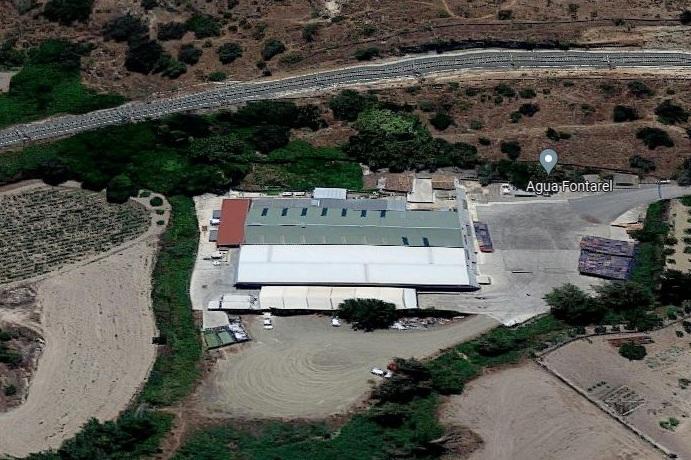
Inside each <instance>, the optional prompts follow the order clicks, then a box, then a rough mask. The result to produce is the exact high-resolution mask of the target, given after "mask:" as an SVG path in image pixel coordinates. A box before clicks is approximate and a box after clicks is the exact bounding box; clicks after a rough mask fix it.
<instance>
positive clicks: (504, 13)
mask: <svg viewBox="0 0 691 460" xmlns="http://www.w3.org/2000/svg"><path fill="white" fill-rule="evenodd" d="M512 18H513V11H511V10H499V11H498V12H497V19H499V20H500V21H510V20H511V19H512Z"/></svg>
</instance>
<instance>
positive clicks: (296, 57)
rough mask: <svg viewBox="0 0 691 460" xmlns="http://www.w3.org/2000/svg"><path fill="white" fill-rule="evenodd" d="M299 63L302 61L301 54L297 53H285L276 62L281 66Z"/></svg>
mask: <svg viewBox="0 0 691 460" xmlns="http://www.w3.org/2000/svg"><path fill="white" fill-rule="evenodd" d="M300 61H302V54H300V53H298V52H297V51H293V52H290V53H286V54H284V55H283V56H281V57H280V58H279V60H278V62H280V63H281V64H283V65H291V64H297V63H298V62H300Z"/></svg>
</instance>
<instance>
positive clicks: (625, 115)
mask: <svg viewBox="0 0 691 460" xmlns="http://www.w3.org/2000/svg"><path fill="white" fill-rule="evenodd" d="M638 118H639V117H638V112H637V111H636V109H634V108H633V107H627V106H625V105H615V106H614V110H613V111H612V119H613V120H614V121H615V122H616V123H622V122H626V121H635V120H638Z"/></svg>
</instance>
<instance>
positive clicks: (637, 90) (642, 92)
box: [627, 80, 655, 97]
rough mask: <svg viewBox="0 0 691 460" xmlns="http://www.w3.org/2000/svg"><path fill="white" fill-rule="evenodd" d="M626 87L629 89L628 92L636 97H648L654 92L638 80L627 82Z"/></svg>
mask: <svg viewBox="0 0 691 460" xmlns="http://www.w3.org/2000/svg"><path fill="white" fill-rule="evenodd" d="M627 86H628V88H629V92H630V93H631V94H633V95H634V96H636V97H648V96H653V95H654V94H655V91H653V90H652V89H651V88H650V87H648V85H646V84H645V83H643V82H642V81H639V80H634V81H632V82H629V84H628V85H627Z"/></svg>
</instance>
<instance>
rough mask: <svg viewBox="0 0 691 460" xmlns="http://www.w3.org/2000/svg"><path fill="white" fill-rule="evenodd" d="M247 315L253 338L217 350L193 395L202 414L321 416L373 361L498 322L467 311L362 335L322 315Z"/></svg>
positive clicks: (348, 402) (349, 394) (359, 385)
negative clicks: (428, 324)
mask: <svg viewBox="0 0 691 460" xmlns="http://www.w3.org/2000/svg"><path fill="white" fill-rule="evenodd" d="M260 319H261V318H260V317H247V318H245V320H246V321H247V324H248V326H249V333H250V335H251V336H252V338H253V341H252V342H249V343H247V344H245V345H240V346H236V347H230V348H227V349H226V350H227V351H221V352H219V353H220V358H219V360H218V361H217V363H216V365H215V367H214V368H213V370H212V371H211V373H210V375H209V376H208V378H206V379H205V380H204V382H203V383H202V384H201V386H200V388H199V389H198V391H197V393H196V394H195V398H194V399H197V400H198V407H199V410H200V412H201V413H208V415H210V416H213V415H219V416H224V415H225V416H227V415H232V416H235V417H258V418H274V417H280V418H321V417H326V416H328V415H331V414H334V413H343V412H346V411H347V410H348V409H350V408H351V407H352V406H353V404H354V403H356V402H358V401H359V400H361V399H362V398H363V397H364V396H365V395H366V393H367V391H368V389H370V388H371V385H372V383H373V382H376V381H378V380H377V379H378V377H374V376H372V375H371V374H370V372H369V370H370V369H371V368H372V367H386V365H387V364H388V362H389V361H390V360H391V358H393V357H395V356H400V357H410V356H416V357H424V356H428V355H430V354H433V353H435V352H436V351H438V350H439V349H441V348H446V347H449V346H451V345H453V344H455V343H458V342H462V341H464V340H467V339H469V338H472V337H474V336H476V335H479V334H481V333H483V332H485V331H487V330H489V329H491V328H493V327H495V326H496V325H497V323H496V321H494V320H492V319H491V318H488V317H484V316H474V317H469V318H467V319H464V320H461V321H458V322H454V323H452V324H450V325H447V326H442V327H436V328H434V329H430V330H425V331H375V332H371V333H363V332H358V331H353V330H352V329H351V328H350V327H349V326H347V325H344V326H341V327H340V328H334V327H331V325H330V321H329V318H328V317H325V316H322V317H318V316H296V317H274V329H273V330H271V331H266V330H264V329H262V326H261V321H260Z"/></svg>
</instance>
